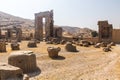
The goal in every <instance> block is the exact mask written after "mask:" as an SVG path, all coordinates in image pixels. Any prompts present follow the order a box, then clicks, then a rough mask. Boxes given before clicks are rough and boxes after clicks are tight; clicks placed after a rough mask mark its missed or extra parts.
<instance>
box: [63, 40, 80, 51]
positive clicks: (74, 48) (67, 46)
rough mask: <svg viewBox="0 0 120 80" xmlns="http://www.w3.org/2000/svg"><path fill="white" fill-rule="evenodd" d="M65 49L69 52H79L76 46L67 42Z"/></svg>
mask: <svg viewBox="0 0 120 80" xmlns="http://www.w3.org/2000/svg"><path fill="white" fill-rule="evenodd" d="M65 49H66V50H67V51H68V52H78V51H77V49H76V46H74V45H72V43H71V42H67V43H66V45H65Z"/></svg>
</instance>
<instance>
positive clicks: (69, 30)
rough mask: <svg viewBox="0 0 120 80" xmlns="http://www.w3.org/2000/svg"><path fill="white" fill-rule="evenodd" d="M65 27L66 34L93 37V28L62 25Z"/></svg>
mask: <svg viewBox="0 0 120 80" xmlns="http://www.w3.org/2000/svg"><path fill="white" fill-rule="evenodd" d="M61 27H62V28H63V32H64V35H71V36H80V35H83V37H91V32H92V31H93V30H91V29H89V28H79V27H71V26H61Z"/></svg>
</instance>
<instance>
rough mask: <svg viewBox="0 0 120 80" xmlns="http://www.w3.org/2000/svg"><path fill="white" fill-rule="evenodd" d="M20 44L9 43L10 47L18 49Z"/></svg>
mask: <svg viewBox="0 0 120 80" xmlns="http://www.w3.org/2000/svg"><path fill="white" fill-rule="evenodd" d="M19 46H20V45H19V44H18V43H17V42H13V43H11V49H12V50H20V47H19Z"/></svg>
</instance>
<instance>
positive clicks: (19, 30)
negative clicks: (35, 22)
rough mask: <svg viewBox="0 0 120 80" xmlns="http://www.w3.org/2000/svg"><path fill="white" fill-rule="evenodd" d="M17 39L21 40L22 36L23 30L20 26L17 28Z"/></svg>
mask: <svg viewBox="0 0 120 80" xmlns="http://www.w3.org/2000/svg"><path fill="white" fill-rule="evenodd" d="M16 36H17V41H18V42H21V38H22V30H21V29H20V28H18V29H17V34H16Z"/></svg>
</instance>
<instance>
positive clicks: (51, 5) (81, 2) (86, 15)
mask: <svg viewBox="0 0 120 80" xmlns="http://www.w3.org/2000/svg"><path fill="white" fill-rule="evenodd" d="M51 9H53V10H54V24H55V25H64V26H67V25H68V26H75V27H88V28H91V29H96V30H97V29H98V26H97V22H98V20H108V21H109V23H111V24H113V27H114V28H120V0H0V11H2V12H6V13H9V14H12V15H15V16H19V17H23V18H28V19H34V13H38V12H41V11H47V10H51Z"/></svg>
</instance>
